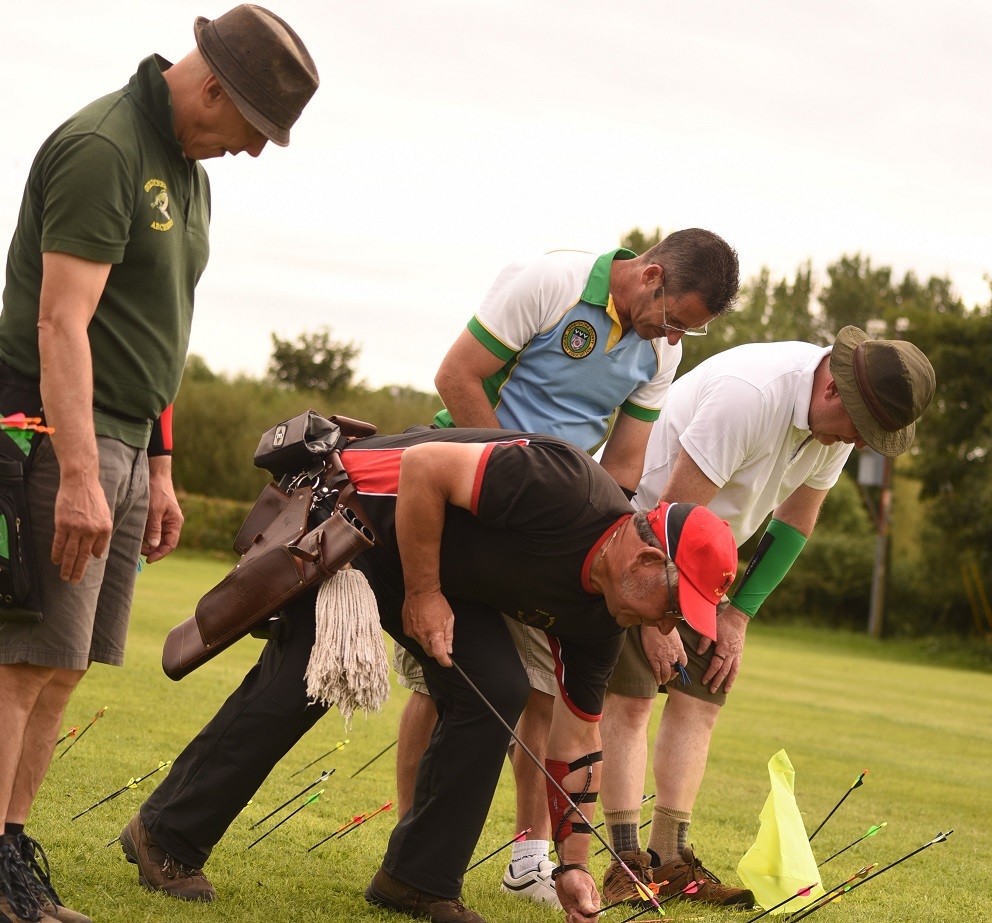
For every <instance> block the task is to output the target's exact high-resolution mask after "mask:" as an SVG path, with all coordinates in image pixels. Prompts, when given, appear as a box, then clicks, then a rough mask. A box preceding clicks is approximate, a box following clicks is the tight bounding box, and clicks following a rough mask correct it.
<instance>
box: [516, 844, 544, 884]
mask: <svg viewBox="0 0 992 923" xmlns="http://www.w3.org/2000/svg"><path fill="white" fill-rule="evenodd" d="M548 856H549V853H548V841H547V840H520V841H518V842H516V843H514V844H513V856H512V858H511V859H510V871H511V874H512V875H513V876H514V877H515V878H518V877H520V876H521V875H522V874H523V873H524V872H529V871H531V869H536V868H537V867H538V866H539V865H540V864H541V860H542V859H547V858H548Z"/></svg>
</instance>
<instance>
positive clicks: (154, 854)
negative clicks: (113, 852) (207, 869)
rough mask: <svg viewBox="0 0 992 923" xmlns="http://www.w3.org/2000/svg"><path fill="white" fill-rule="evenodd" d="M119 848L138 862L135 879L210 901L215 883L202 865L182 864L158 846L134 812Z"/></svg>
mask: <svg viewBox="0 0 992 923" xmlns="http://www.w3.org/2000/svg"><path fill="white" fill-rule="evenodd" d="M121 848H122V849H123V850H124V855H125V857H126V858H127V861H128V862H133V863H134V864H135V865H137V866H138V881H139V882H140V883H141V884H143V885H144V886H145V887H146V888H148V890H149V891H163V892H164V893H166V894H169V895H171V896H172V897H178V898H179V899H180V900H184V901H212V900H213V899H214V898H215V897H217V892H216V891H215V890H214V886H213V885H212V884H210V882H209V881H208V880H207V876H206V875H204V874H203V869H196V868H192V867H191V866H188V865H183V864H182V862H180V861H179V860H178V859H173V858H172V856H170V855H169V854H168V853H167V852H166V851H165V850H164V849H162V847H161V846H159V845H158V844H157V843H156V842H155V841H154V840H153V839H152V838H151V837H150V836H149V835H148V831H147V830H146V829H145V825H144V824H143V823H142V822H141V815H140V814H135V815H134V817H132V818H131V821H130V823H129V824H128V825H127V826H126V827H125V828H124V829H123V830H122V831H121Z"/></svg>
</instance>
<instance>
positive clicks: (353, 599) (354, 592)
mask: <svg viewBox="0 0 992 923" xmlns="http://www.w3.org/2000/svg"><path fill="white" fill-rule="evenodd" d="M306 680H307V695H308V696H309V697H310V699H311V700H312V701H314V702H320V703H321V704H323V705H327V706H328V707H330V706H332V705H337V707H338V710H339V711H340V712H341V714H342V715H343V716H344V721H345V727H346V728H350V727H351V718H352V715H353V714H354V713H355V711H357V710H358V709H361V710H362V711H364V712H365V714H366V716H368V713H369V712H370V711H380V710H381V709H382V706H383V705H384V704H385V703H386V699H387V698H388V697H389V660H388V658H387V656H386V645H385V643H384V642H383V639H382V628H381V627H380V625H379V608H378V606H377V605H376V600H375V594H374V593H373V592H372V587H370V586H369V582H368V580H366V579H365V574H363V573H362V572H361V571H358V570H354V569H353V568H351V567H348V568H345V569H342V570H339V571H338V572H337V573H336V574H335V575H334V577H333V578H331V579H330V580H325V581H324V582H323V584H321V587H320V591H319V592H318V593H317V634H316V637H315V639H314V644H313V650H312V651H311V652H310V663H309V664H308V665H307V672H306Z"/></svg>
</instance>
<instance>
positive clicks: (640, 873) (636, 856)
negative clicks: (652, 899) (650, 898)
mask: <svg viewBox="0 0 992 923" xmlns="http://www.w3.org/2000/svg"><path fill="white" fill-rule="evenodd" d="M617 855H618V856H619V857H620V858H621V859H622V860H623V862H624V865H626V866H627V868H629V869H630V870H631V872H633V873H634V877H635V878H636V879H637V881H638V882H639V883H640V884H642V885H644V887H645V888H647V887H648V885H650V884H651V882H652V881H653V879H652V878H651V860H652V859H657V856H655V855H654V853H652V852H650V851H648V852H645V851H644V850H643V849H636V850H635V849H629V850H621V851H620V852H618V853H617ZM649 890H650V889H649ZM620 901H623V902H624V903H625V904H630V905H631V906H632V907H647V906H648V902H647V901H646V900H645V899H644V896H643V894H642V893H641V892H639V891H638V890H637V885H636V884H634V881H633V879H631V877H630V875H628V874H627V872H626V871H624V869H623V868H622V867H621V866H620V863H619V862H616V861H614V862H611V863H610V864H609V865H608V866H607V867H606V871H605V872H604V873H603V903H605V904H618V903H620Z"/></svg>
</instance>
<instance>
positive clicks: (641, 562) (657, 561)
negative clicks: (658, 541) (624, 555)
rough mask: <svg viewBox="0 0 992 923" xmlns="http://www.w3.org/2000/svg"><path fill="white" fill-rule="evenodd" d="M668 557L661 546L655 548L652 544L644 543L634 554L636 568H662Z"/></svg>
mask: <svg viewBox="0 0 992 923" xmlns="http://www.w3.org/2000/svg"><path fill="white" fill-rule="evenodd" d="M667 560H668V558H666V557H665V553H664V552H663V551H662V550H661V549H660V548H653V547H652V546H651V545H642V546H641V547H640V548H639V549H638V550H637V554H635V555H634V570H637V569H638V568H644V569H647V570H652V569H654V570H660V569H661V568H663V567H664V566H665V562H666V561H667Z"/></svg>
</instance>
